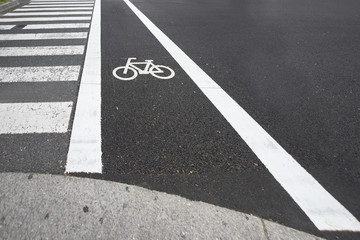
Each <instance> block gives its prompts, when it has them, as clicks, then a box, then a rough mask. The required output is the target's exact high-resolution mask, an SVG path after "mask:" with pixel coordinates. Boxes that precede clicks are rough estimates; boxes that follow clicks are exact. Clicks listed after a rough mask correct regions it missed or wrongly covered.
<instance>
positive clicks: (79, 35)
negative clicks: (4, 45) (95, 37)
mask: <svg viewBox="0 0 360 240" xmlns="http://www.w3.org/2000/svg"><path fill="white" fill-rule="evenodd" d="M86 37H87V32H71V33H21V34H0V41H14V40H49V39H85V38H86Z"/></svg>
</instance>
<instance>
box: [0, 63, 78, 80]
mask: <svg viewBox="0 0 360 240" xmlns="http://www.w3.org/2000/svg"><path fill="white" fill-rule="evenodd" d="M80 68H81V67H80V66H45V67H5V68H0V82H52V81H77V80H78V77H79V73H80Z"/></svg>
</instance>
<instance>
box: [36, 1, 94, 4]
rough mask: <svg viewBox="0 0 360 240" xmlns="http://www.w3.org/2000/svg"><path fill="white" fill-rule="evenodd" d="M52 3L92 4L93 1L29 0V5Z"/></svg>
mask: <svg viewBox="0 0 360 240" xmlns="http://www.w3.org/2000/svg"><path fill="white" fill-rule="evenodd" d="M54 4H93V1H71V2H70V1H61V2H60V1H59V2H49V1H46V2H45V1H44V2H30V3H29V5H54Z"/></svg>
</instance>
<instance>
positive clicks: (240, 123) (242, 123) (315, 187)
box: [124, 0, 360, 231]
mask: <svg viewBox="0 0 360 240" xmlns="http://www.w3.org/2000/svg"><path fill="white" fill-rule="evenodd" d="M124 2H125V3H126V4H127V5H128V6H129V8H130V9H131V10H132V11H133V12H134V13H135V15H136V16H137V17H138V18H139V19H140V20H141V21H142V22H143V24H144V25H145V26H146V27H147V28H148V29H149V30H150V32H151V33H152V34H153V35H154V36H155V37H156V38H157V39H158V40H159V42H160V43H161V44H162V45H163V46H164V48H165V49H166V50H167V51H168V52H169V53H170V55H171V56H172V57H173V58H174V59H175V60H176V61H177V62H178V64H179V65H180V66H181V67H182V68H183V69H184V71H185V72H186V73H187V74H188V75H189V76H190V78H191V79H192V80H193V81H194V82H195V84H196V85H197V86H198V87H199V88H200V89H201V91H202V92H203V93H204V94H205V96H206V97H207V98H208V99H209V100H210V101H211V102H212V103H213V104H214V106H215V107H216V108H217V109H218V110H219V111H220V113H221V114H222V115H223V116H224V117H225V118H226V120H227V121H228V122H229V123H230V124H231V126H232V127H233V128H234V129H235V131H236V132H237V133H238V134H239V135H240V136H241V138H242V139H243V140H244V141H245V142H246V143H247V144H248V146H249V147H250V148H251V149H252V151H253V152H254V153H255V154H256V156H257V157H258V158H259V159H260V160H261V161H262V163H263V164H264V165H265V166H266V167H267V169H268V170H269V171H270V173H271V174H272V175H273V176H274V177H275V179H276V180H277V181H278V182H279V183H280V184H281V186H282V187H283V188H284V189H285V190H286V191H287V192H288V193H289V194H290V196H291V197H292V198H293V199H294V201H295V202H296V203H297V204H298V205H299V206H300V207H301V209H302V210H303V211H304V212H305V214H306V215H307V216H308V217H309V218H310V219H311V221H312V222H313V223H314V224H315V225H316V227H317V228H318V229H319V230H322V231H327V230H328V231H348V230H349V231H360V223H359V221H358V220H357V219H356V218H355V217H354V216H353V215H352V214H351V213H350V212H349V211H347V210H346V209H345V208H344V207H343V206H342V205H341V204H340V203H339V202H338V201H337V200H336V199H335V198H334V197H333V196H331V194H329V193H328V192H327V191H326V190H325V189H324V188H323V187H322V186H321V185H320V184H319V183H318V182H317V181H316V180H315V179H314V178H313V177H312V176H311V175H310V174H309V173H308V172H307V171H306V170H305V169H304V168H303V167H301V165H300V164H298V162H296V160H295V159H294V158H293V157H292V156H290V154H288V153H287V152H286V151H285V150H284V149H283V148H282V147H281V146H280V145H279V144H278V143H277V142H276V141H275V140H274V139H273V138H272V137H271V136H270V135H269V134H268V133H267V132H266V131H265V130H264V129H263V128H262V127H261V126H260V125H259V124H258V123H257V122H256V121H255V120H254V119H252V118H251V117H250V115H249V114H247V113H246V111H245V110H244V109H243V108H242V107H241V106H239V105H238V104H237V103H236V102H235V101H234V100H233V99H232V98H231V97H230V96H229V95H228V94H227V93H226V92H225V91H224V90H223V89H222V88H221V87H220V86H219V85H218V84H217V83H216V82H215V81H214V80H213V79H211V78H210V77H209V76H208V75H207V74H206V73H205V72H204V71H203V70H202V69H201V68H200V67H199V66H198V65H197V64H196V63H195V62H194V61H193V60H191V59H190V58H189V57H188V56H187V55H186V54H185V53H184V52H183V51H182V50H181V49H180V48H179V47H178V46H177V45H176V44H175V43H174V42H172V41H171V40H170V39H169V38H168V37H167V36H166V35H165V34H164V33H163V32H162V31H161V30H160V29H159V28H158V27H156V26H155V25H154V24H153V23H152V22H151V21H150V20H149V19H148V18H147V17H146V16H145V15H144V14H143V13H142V12H140V11H139V10H138V9H137V8H136V7H135V6H134V5H133V4H132V3H131V2H129V1H128V0H124Z"/></svg>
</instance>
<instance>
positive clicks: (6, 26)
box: [0, 25, 15, 30]
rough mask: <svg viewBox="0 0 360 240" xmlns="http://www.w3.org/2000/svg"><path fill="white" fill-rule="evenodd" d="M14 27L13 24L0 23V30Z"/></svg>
mask: <svg viewBox="0 0 360 240" xmlns="http://www.w3.org/2000/svg"><path fill="white" fill-rule="evenodd" d="M13 27H15V25H0V30H9V29H12V28H13Z"/></svg>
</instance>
